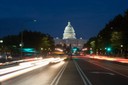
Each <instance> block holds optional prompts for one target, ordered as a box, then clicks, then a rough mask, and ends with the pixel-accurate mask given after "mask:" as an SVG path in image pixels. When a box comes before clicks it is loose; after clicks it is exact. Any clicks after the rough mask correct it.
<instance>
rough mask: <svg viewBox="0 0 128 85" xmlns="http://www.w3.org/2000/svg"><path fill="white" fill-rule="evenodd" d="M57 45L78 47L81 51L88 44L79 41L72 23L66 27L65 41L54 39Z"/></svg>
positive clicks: (82, 40) (81, 40)
mask: <svg viewBox="0 0 128 85" xmlns="http://www.w3.org/2000/svg"><path fill="white" fill-rule="evenodd" d="M54 42H55V45H57V44H61V45H64V44H66V46H70V45H71V47H77V48H79V49H82V48H83V45H84V44H85V43H86V41H85V40H84V39H82V38H80V39H77V38H76V33H75V30H74V28H73V27H72V25H71V23H70V22H68V25H67V26H66V27H65V30H64V33H63V39H59V38H58V37H57V38H55V39H54Z"/></svg>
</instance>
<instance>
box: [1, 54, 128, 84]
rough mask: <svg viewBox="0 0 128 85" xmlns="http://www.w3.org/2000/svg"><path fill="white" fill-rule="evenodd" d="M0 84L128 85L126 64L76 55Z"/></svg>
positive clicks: (127, 65)
mask: <svg viewBox="0 0 128 85" xmlns="http://www.w3.org/2000/svg"><path fill="white" fill-rule="evenodd" d="M2 85H128V64H120V63H115V62H112V61H104V60H96V59H90V58H86V57H79V56H77V57H74V58H73V59H72V60H69V61H62V62H59V63H53V64H48V65H46V66H43V67H41V68H38V69H36V70H33V71H30V72H28V73H25V74H22V75H20V76H17V77H15V78H12V79H9V80H6V81H4V82H2Z"/></svg>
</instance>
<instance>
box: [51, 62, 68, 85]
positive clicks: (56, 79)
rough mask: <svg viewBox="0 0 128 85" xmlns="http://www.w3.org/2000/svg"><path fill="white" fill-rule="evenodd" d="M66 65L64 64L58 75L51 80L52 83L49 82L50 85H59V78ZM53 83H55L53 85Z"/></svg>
mask: <svg viewBox="0 0 128 85" xmlns="http://www.w3.org/2000/svg"><path fill="white" fill-rule="evenodd" d="M67 64H68V63H66V64H65V65H64V66H63V67H62V68H61V70H60V71H59V73H58V74H57V75H56V77H55V78H54V79H53V81H52V82H51V84H50V85H57V84H58V83H59V80H60V78H61V76H62V74H63V72H64V71H65V69H66V67H67ZM54 83H55V84H54Z"/></svg>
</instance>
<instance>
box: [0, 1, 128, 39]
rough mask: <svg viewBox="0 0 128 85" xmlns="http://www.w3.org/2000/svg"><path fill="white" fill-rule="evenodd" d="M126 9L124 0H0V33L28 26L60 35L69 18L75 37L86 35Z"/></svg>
mask: <svg viewBox="0 0 128 85" xmlns="http://www.w3.org/2000/svg"><path fill="white" fill-rule="evenodd" d="M127 9H128V0H0V37H2V36H6V35H10V34H18V33H19V32H20V31H21V30H22V29H28V30H32V31H40V32H43V33H48V34H50V35H51V36H53V37H60V38H62V36H63V31H64V28H65V26H66V25H67V22H68V21H70V22H71V24H72V26H73V27H74V29H75V31H76V37H77V38H80V37H83V38H84V39H89V38H90V37H93V36H96V35H97V33H98V32H99V31H100V30H101V29H103V28H104V26H105V25H106V24H107V23H108V22H109V21H110V20H112V19H113V18H114V17H115V16H116V15H118V14H123V13H124V12H125V11H126V10H127ZM34 19H36V20H37V21H36V22H33V21H32V20H34Z"/></svg>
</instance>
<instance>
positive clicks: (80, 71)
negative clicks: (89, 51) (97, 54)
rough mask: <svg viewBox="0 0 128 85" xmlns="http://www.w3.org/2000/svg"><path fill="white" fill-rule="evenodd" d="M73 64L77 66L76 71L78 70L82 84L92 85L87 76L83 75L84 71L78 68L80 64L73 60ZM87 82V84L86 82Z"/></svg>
mask: <svg viewBox="0 0 128 85" xmlns="http://www.w3.org/2000/svg"><path fill="white" fill-rule="evenodd" d="M74 63H75V66H76V68H77V71H78V72H79V74H80V76H81V78H82V80H83V82H84V85H92V83H91V82H90V80H89V79H88V78H87V76H86V75H85V73H84V72H83V71H82V69H81V68H80V66H79V65H78V64H77V62H75V61H74ZM87 82H88V84H87Z"/></svg>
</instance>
